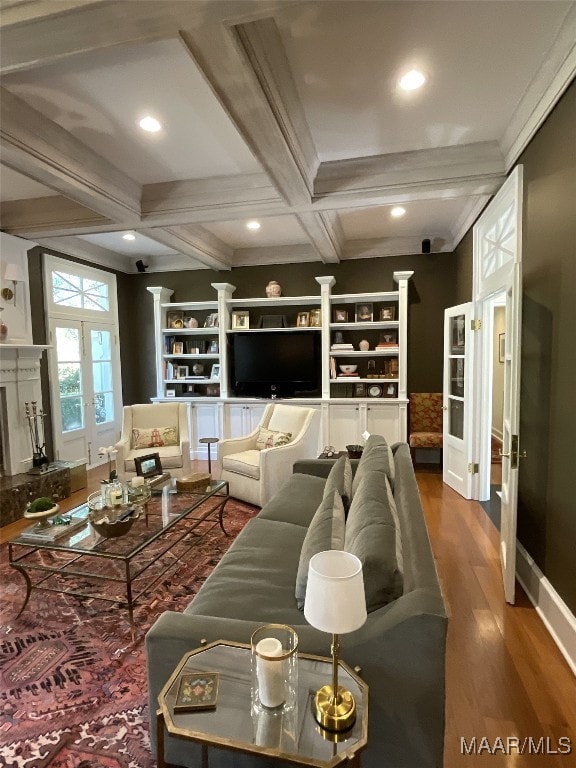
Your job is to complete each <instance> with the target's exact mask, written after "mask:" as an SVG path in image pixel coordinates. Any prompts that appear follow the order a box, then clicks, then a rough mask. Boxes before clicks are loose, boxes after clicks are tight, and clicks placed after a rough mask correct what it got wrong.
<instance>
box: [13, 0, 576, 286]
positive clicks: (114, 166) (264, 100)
mask: <svg viewBox="0 0 576 768" xmlns="http://www.w3.org/2000/svg"><path fill="white" fill-rule="evenodd" d="M0 7H1V9H2V13H1V16H0V44H1V59H0V61H1V75H2V82H1V87H2V90H1V92H0V98H1V107H2V112H1V116H0V141H1V143H0V152H1V154H0V163H1V165H0V196H1V200H2V217H1V221H0V226H1V228H2V230H3V231H6V232H9V233H11V234H14V235H17V236H20V237H25V238H28V239H30V240H31V241H33V242H36V243H40V244H42V245H45V246H47V247H50V248H54V249H55V250H58V251H62V252H64V253H69V254H72V255H76V256H80V257H82V258H86V259H88V260H90V261H93V262H95V263H100V264H104V265H108V266H113V267H115V268H117V269H120V270H123V271H127V272H131V271H135V269H136V267H135V261H136V260H137V259H144V260H145V262H146V263H147V264H148V265H149V268H150V270H154V271H156V270H166V269H202V268H214V269H219V270H229V269H231V268H232V267H234V266H241V265H247V264H268V263H271V264H272V263H286V262H288V263H289V262H294V263H298V262H301V261H321V262H324V263H335V262H339V261H343V260H346V259H351V258H364V257H368V256H369V257H386V256H391V255H404V254H410V253H417V252H420V249H421V242H422V240H423V239H424V238H428V239H430V240H431V244H432V250H434V251H452V250H453V249H454V247H455V246H456V245H457V243H458V242H459V240H460V239H461V237H462V236H463V234H464V233H465V232H466V231H467V229H468V228H469V226H470V225H471V224H472V222H473V221H474V219H475V218H476V216H477V215H478V213H479V211H480V210H481V209H482V207H483V206H484V205H485V203H486V202H487V200H488V199H489V198H490V196H491V195H493V194H494V192H495V191H496V190H497V189H498V188H499V186H500V184H501V183H502V181H503V179H504V177H505V174H506V173H507V171H508V170H509V169H510V168H511V167H513V165H514V163H515V162H516V160H517V158H518V156H519V154H520V152H521V151H522V149H523V148H524V147H525V145H526V144H527V142H528V141H529V140H530V138H531V137H532V135H533V134H534V132H535V131H536V130H537V128H538V127H539V125H540V124H541V122H542V121H543V120H544V119H545V117H546V115H547V114H548V112H549V111H550V109H551V108H552V107H553V105H554V104H555V103H556V101H557V100H558V98H559V97H560V95H561V94H562V92H563V91H564V90H565V88H566V87H567V85H568V84H569V83H570V81H571V79H572V78H573V77H574V73H575V71H576V42H575V41H576V3H575V2H555V1H554V0H550V1H548V0H543V1H542V2H539V1H538V0H527V1H526V2H524V1H523V0H512V1H511V2H500V1H499V0H496V1H493V2H491V1H490V0H469V1H468V2H464V1H462V2H459V1H458V0H447V1H444V2H434V1H433V0H430V1H425V2H418V1H414V2H412V0H398V1H397V2H388V0H370V1H368V2H365V1H364V0H312V1H311V2H296V1H294V2H293V1H292V0H158V1H157V0H128V1H127V2H122V1H118V0H115V1H114V2H112V1H110V0H0ZM411 69H418V70H420V71H422V72H423V73H424V75H425V77H426V82H425V84H424V86H423V87H422V88H421V89H419V90H416V91H410V92H403V91H401V90H400V89H399V87H398V80H399V78H400V77H401V75H403V74H405V73H406V72H407V71H408V70H411ZM146 115H151V116H153V117H155V118H156V119H157V120H158V121H159V122H160V124H161V130H160V131H159V132H157V133H145V132H143V131H142V130H141V128H140V127H139V125H138V121H139V120H140V119H141V118H142V117H144V116H146ZM395 205H401V206H402V207H403V208H404V209H405V214H404V215H403V216H402V217H401V218H392V217H391V215H390V211H391V209H392V207H393V206H395ZM251 220H257V221H258V222H259V224H260V228H259V229H257V230H249V229H247V227H246V224H247V223H248V221H251ZM127 233H130V234H133V235H135V238H134V239H133V240H130V241H127V240H124V239H123V235H125V234H127Z"/></svg>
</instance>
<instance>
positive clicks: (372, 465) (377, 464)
mask: <svg viewBox="0 0 576 768" xmlns="http://www.w3.org/2000/svg"><path fill="white" fill-rule="evenodd" d="M372 471H378V472H383V473H384V474H385V475H387V477H388V479H389V481H390V485H391V486H392V488H393V487H394V455H393V453H392V449H391V448H390V446H389V445H388V443H387V442H386V440H385V439H384V438H383V437H382V436H381V435H370V437H369V438H368V440H367V441H366V445H365V446H364V450H363V451H362V456H361V457H360V461H359V462H358V468H357V469H356V474H355V475H354V482H353V484H352V496H353V497H354V494H355V493H356V490H357V488H358V486H359V485H360V481H361V480H362V478H363V477H364V475H365V474H366V473H368V472H372Z"/></svg>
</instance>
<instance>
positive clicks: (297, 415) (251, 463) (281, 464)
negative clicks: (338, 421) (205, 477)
mask: <svg viewBox="0 0 576 768" xmlns="http://www.w3.org/2000/svg"><path fill="white" fill-rule="evenodd" d="M319 418H320V413H319V411H318V410H317V409H315V408H302V407H299V406H293V405H283V404H282V403H270V404H269V405H267V406H266V410H265V411H264V414H263V416H262V420H261V421H260V424H259V425H258V426H257V427H256V429H255V430H254V431H253V432H251V433H250V434H249V435H246V437H238V438H232V439H229V440H222V441H221V442H220V444H219V446H218V450H219V454H220V459H221V461H222V475H221V479H222V480H227V481H228V483H229V486H230V495H231V496H234V497H235V498H237V499H242V501H247V502H248V503H250V504H255V505H256V506H259V507H263V506H264V504H266V503H267V502H268V501H269V500H270V499H271V498H272V496H274V494H275V493H276V491H277V490H278V489H279V488H280V486H281V485H282V484H283V483H284V482H285V481H286V480H288V478H289V477H290V475H291V474H292V465H293V464H294V462H295V461H298V460H299V459H311V458H314V457H315V456H316V455H317V451H318V428H319ZM261 428H264V429H266V430H269V431H270V432H272V433H291V435H292V437H291V438H290V442H288V443H286V444H283V445H276V446H274V447H259V446H258V445H257V440H258V437H259V435H260V436H261V433H260V429H261ZM275 439H276V438H275V437H274V435H272V436H271V437H270V438H269V443H271V442H274V440H275ZM261 445H262V441H260V446H261Z"/></svg>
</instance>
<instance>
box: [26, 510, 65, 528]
mask: <svg viewBox="0 0 576 768" xmlns="http://www.w3.org/2000/svg"><path fill="white" fill-rule="evenodd" d="M59 511H60V507H59V506H58V504H53V505H52V506H51V507H49V508H48V509H41V510H34V509H33V508H31V509H26V510H25V512H24V517H25V518H26V519H27V520H33V521H34V522H37V523H39V525H38V528H49V527H50V523H49V522H48V519H49V518H50V517H54V515H57V514H58V512H59Z"/></svg>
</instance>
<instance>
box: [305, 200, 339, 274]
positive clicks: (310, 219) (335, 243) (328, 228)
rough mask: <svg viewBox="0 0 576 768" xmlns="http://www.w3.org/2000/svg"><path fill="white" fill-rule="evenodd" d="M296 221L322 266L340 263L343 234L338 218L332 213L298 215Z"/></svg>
mask: <svg viewBox="0 0 576 768" xmlns="http://www.w3.org/2000/svg"><path fill="white" fill-rule="evenodd" d="M297 218H298V221H299V222H300V226H301V227H302V229H303V230H304V231H305V232H306V234H307V235H308V237H309V238H310V241H311V243H312V246H313V248H314V250H315V251H316V253H317V254H318V255H319V256H320V258H321V260H322V261H323V262H324V264H333V263H338V262H339V261H340V254H341V252H342V242H343V239H344V237H343V234H342V229H341V227H340V222H339V221H338V216H337V215H336V214H335V213H334V212H332V211H322V212H320V213H299V214H298V216H297Z"/></svg>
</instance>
